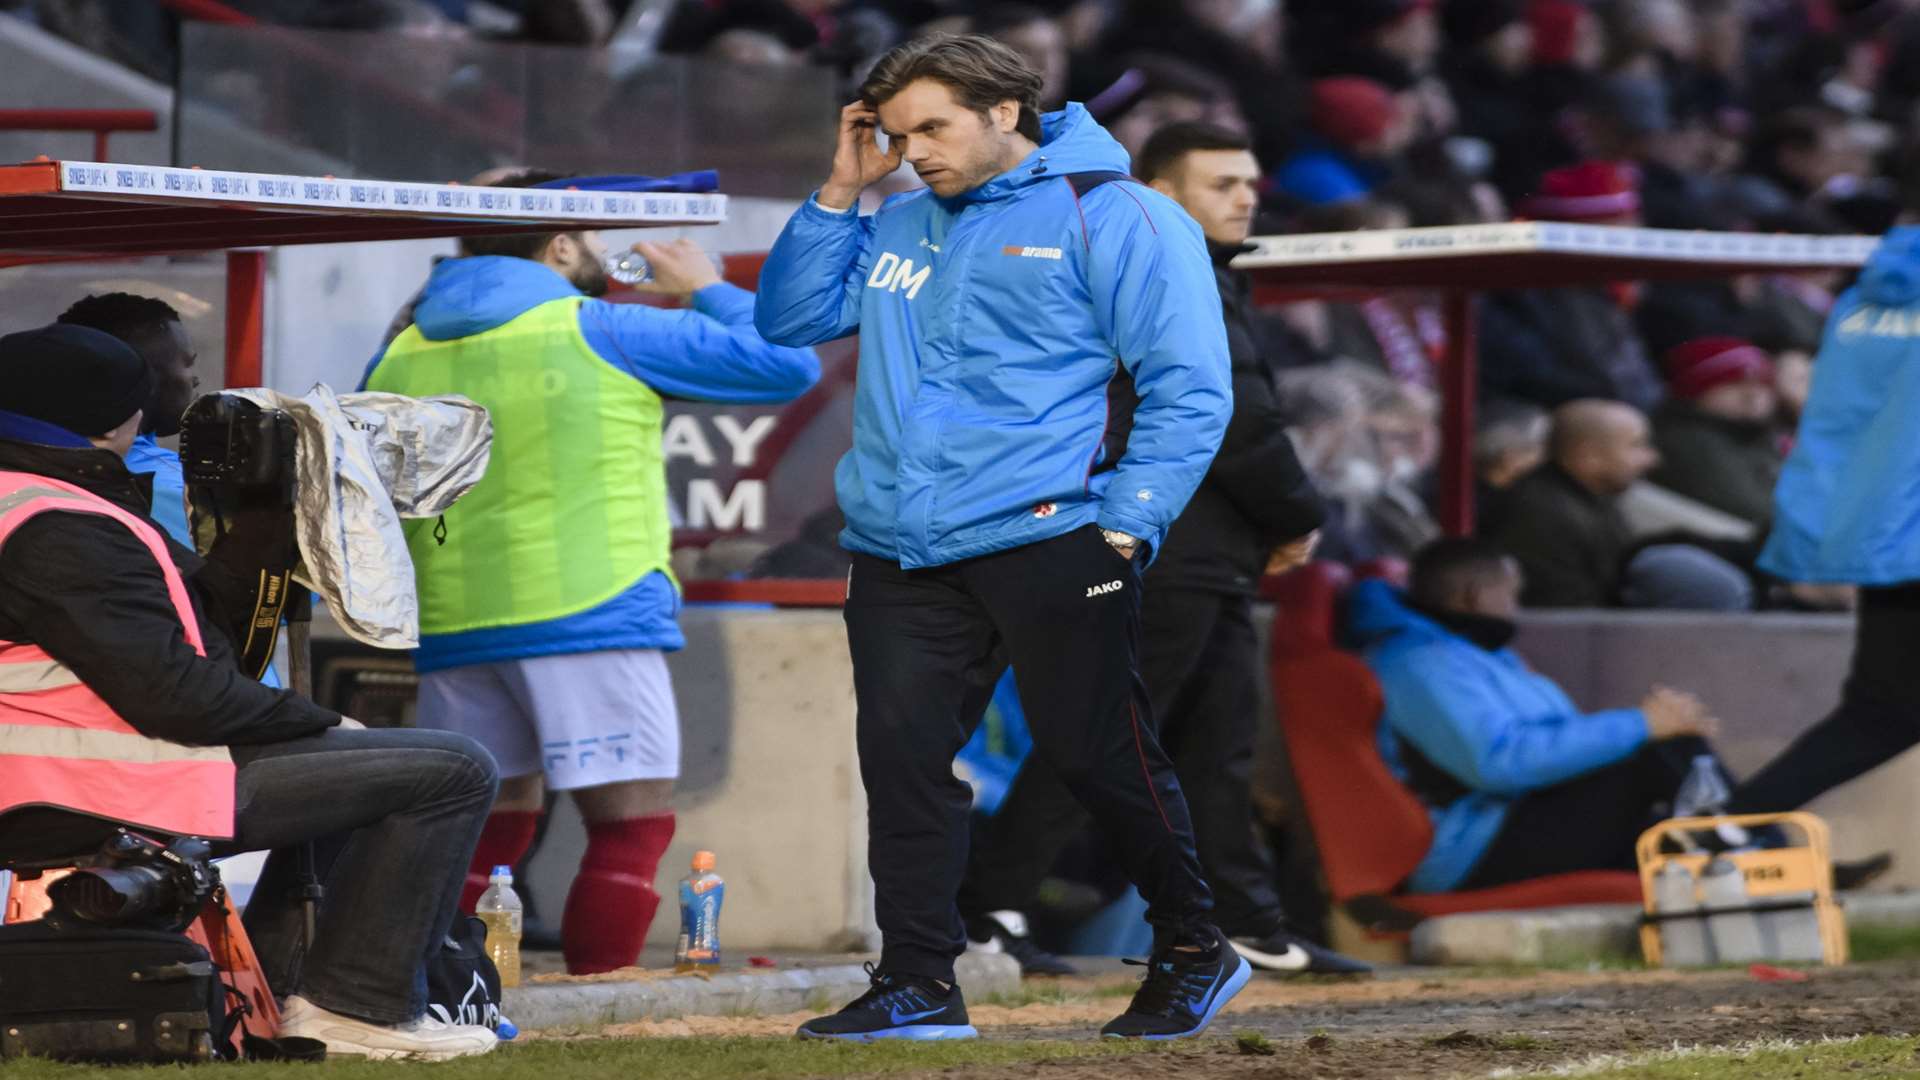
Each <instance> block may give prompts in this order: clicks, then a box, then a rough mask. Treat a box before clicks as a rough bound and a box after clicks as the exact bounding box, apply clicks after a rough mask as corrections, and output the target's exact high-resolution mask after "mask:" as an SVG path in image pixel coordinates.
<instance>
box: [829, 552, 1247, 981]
mask: <svg viewBox="0 0 1920 1080" xmlns="http://www.w3.org/2000/svg"><path fill="white" fill-rule="evenodd" d="M1139 597H1140V574H1139V568H1138V565H1137V563H1133V562H1129V561H1128V560H1126V559H1123V558H1121V557H1120V555H1119V554H1118V553H1117V552H1115V551H1114V550H1113V549H1112V548H1111V547H1109V546H1108V545H1107V542H1106V541H1105V540H1104V539H1102V538H1101V536H1100V532H1099V530H1098V529H1096V528H1094V527H1093V526H1087V527H1085V528H1082V529H1077V530H1075V531H1073V532H1070V533H1067V534H1065V535H1062V536H1057V537H1054V538H1052V539H1050V540H1045V541H1041V542H1039V543H1035V544H1029V545H1026V546H1025V547H1019V548H1014V549H1011V550H1008V551H1001V552H995V553H993V554H991V555H983V556H981V557H979V558H975V559H968V560H965V561H963V562H958V563H953V564H950V565H947V566H938V567H931V568H928V569H922V570H902V569H901V568H900V567H899V566H897V565H895V564H893V563H890V562H887V561H885V560H882V559H876V558H873V557H871V556H866V555H855V556H854V560H853V575H852V577H851V578H850V580H849V585H848V595H847V605H846V620H847V641H848V645H849V647H850V649H851V651H852V654H853V683H854V695H855V698H856V700H857V703H858V706H859V719H858V722H857V734H858V740H859V748H860V777H861V780H862V781H863V782H864V783H865V785H866V789H867V827H868V834H869V843H868V855H867V859H868V866H869V868H870V870H871V871H872V873H873V881H874V889H875V896H874V911H875V916H876V918H877V919H878V921H879V924H880V933H881V940H882V951H881V959H880V966H881V968H882V969H884V970H887V971H897V972H902V973H908V974H916V975H923V976H927V977H930V978H935V979H952V978H953V958H954V957H956V956H958V955H960V953H961V951H962V950H964V949H965V948H966V933H965V931H964V929H963V928H962V924H961V921H960V915H959V911H958V909H957V908H956V906H955V903H954V899H955V895H956V893H957V892H958V890H959V888H960V879H961V876H962V874H963V873H964V871H965V870H966V864H967V840H968V837H967V815H968V811H969V807H970V805H971V803H972V797H971V792H970V790H969V789H968V787H967V785H966V784H965V783H963V782H961V781H960V780H959V779H958V778H956V777H955V776H954V775H953V756H954V754H955V753H957V752H958V751H959V750H960V747H961V746H963V745H965V743H966V741H967V738H968V736H969V735H970V734H971V732H972V729H973V727H974V725H975V724H977V723H978V722H979V720H980V714H979V710H978V705H979V702H980V694H979V688H980V687H981V686H983V685H986V684H990V683H991V682H992V681H993V680H994V679H995V678H997V677H998V675H999V670H1000V669H1001V668H1002V667H1003V666H1004V665H1005V664H1006V663H1007V662H1009V661H1010V662H1011V663H1012V665H1013V672H1014V681H1015V683H1016V685H1017V686H1018V688H1019V692H1020V701H1021V704H1022V706H1023V707H1024V708H1025V710H1026V714H1027V721H1028V725H1029V727H1030V728H1031V729H1032V732H1033V750H1034V754H1035V755H1036V756H1037V757H1039V758H1040V759H1042V760H1045V761H1046V762H1048V764H1049V765H1051V766H1052V768H1053V769H1054V770H1055V772H1056V773H1057V774H1058V775H1059V777H1060V779H1061V780H1062V782H1063V783H1064V784H1065V785H1066V788H1067V790H1069V791H1071V792H1072V793H1073V795H1074V797H1075V798H1076V799H1078V800H1079V802H1080V804H1081V805H1082V806H1084V807H1086V808H1087V809H1088V810H1089V811H1090V812H1092V814H1093V816H1094V818H1095V820H1097V821H1099V822H1100V823H1101V825H1102V826H1103V827H1104V828H1106V829H1108V830H1110V831H1111V834H1112V835H1113V836H1114V837H1115V839H1116V840H1117V841H1118V845H1117V846H1118V847H1119V848H1120V850H1121V851H1122V852H1124V859H1125V863H1126V870H1127V876H1128V878H1129V879H1130V880H1132V881H1133V883H1134V885H1135V886H1136V887H1137V888H1139V890H1140V895H1141V896H1142V897H1144V898H1145V899H1146V901H1147V905H1148V911H1147V918H1148V920H1149V921H1151V922H1152V923H1153V924H1154V927H1155V930H1156V934H1157V936H1160V937H1161V938H1162V939H1163V940H1164V939H1166V938H1169V937H1171V936H1172V935H1174V934H1176V933H1180V932H1184V931H1188V930H1191V929H1192V928H1194V927H1195V926H1196V924H1198V923H1199V922H1200V921H1201V920H1202V919H1203V918H1204V915H1205V913H1206V912H1207V911H1208V909H1210V908H1211V907H1212V897H1211V895H1210V894H1209V893H1208V891H1207V885H1206V882H1205V880H1203V879H1202V877H1201V873H1200V863H1199V859H1198V858H1197V857H1196V855H1195V853H1194V849H1193V829H1192V825H1191V823H1190V822H1189V820H1188V816H1187V803H1186V800H1185V798H1183V797H1182V795H1181V793H1180V785H1179V783H1178V781H1176V780H1175V779H1174V773H1173V766H1172V765H1171V764H1169V763H1168V761H1167V757H1166V755H1165V754H1164V753H1162V752H1161V749H1160V745H1159V743H1158V742H1157V741H1156V740H1155V739H1154V734H1153V723H1152V716H1151V706H1150V705H1149V703H1148V701H1147V696H1146V691H1145V689H1144V688H1143V687H1142V685H1141V681H1140V676H1139V673H1138V672H1137V671H1136V670H1135V665H1134V656H1135V652H1136V649H1137V647H1138V641H1139V633H1140V616H1139V612H1140V608H1139V604H1140V599H1139Z"/></svg>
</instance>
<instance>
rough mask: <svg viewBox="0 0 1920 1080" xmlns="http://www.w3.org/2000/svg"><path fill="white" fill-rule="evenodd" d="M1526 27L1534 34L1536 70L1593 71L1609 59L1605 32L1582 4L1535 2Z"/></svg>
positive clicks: (1563, 0) (1571, 0) (1575, 0)
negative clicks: (1573, 69)
mask: <svg viewBox="0 0 1920 1080" xmlns="http://www.w3.org/2000/svg"><path fill="white" fill-rule="evenodd" d="M1527 26H1528V27H1530V28H1531V29H1532V30H1533V64H1534V66H1535V67H1542V68H1553V67H1564V68H1575V69H1578V70H1581V71H1593V70H1595V69H1597V68H1599V66H1600V62H1601V61H1602V60H1604V59H1605V58H1606V54H1607V38H1606V30H1605V28H1604V27H1603V26H1601V24H1600V20H1599V19H1598V18H1597V17H1595V16H1594V14H1593V10H1592V9H1591V8H1589V7H1587V5H1585V4H1583V3H1581V2H1580V0H1532V2H1531V3H1529V4H1528V5H1527Z"/></svg>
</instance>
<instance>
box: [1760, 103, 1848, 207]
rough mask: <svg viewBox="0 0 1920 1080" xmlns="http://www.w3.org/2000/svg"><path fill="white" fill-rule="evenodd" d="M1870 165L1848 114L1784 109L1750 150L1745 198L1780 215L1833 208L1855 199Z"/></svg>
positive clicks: (1821, 109)
mask: <svg viewBox="0 0 1920 1080" xmlns="http://www.w3.org/2000/svg"><path fill="white" fill-rule="evenodd" d="M1870 164H1871V163H1870V162H1869V161H1868V158H1867V154H1866V153H1865V152H1864V151H1863V150H1862V149H1861V147H1860V146H1859V144H1858V142H1857V141H1856V140H1855V139H1854V135H1853V132H1852V131H1851V130H1850V129H1849V127H1848V125H1847V118H1846V116H1845V114H1843V113H1841V112H1839V111H1837V110H1834V109H1830V108H1826V107H1824V106H1818V105H1802V106H1798V107H1795V108H1791V109H1783V110H1781V111H1780V112H1779V113H1777V114H1775V115H1773V116H1770V117H1768V118H1767V120H1766V121H1765V122H1764V123H1763V124H1761V125H1760V128H1759V130H1758V131H1757V132H1755V134H1754V138H1753V141H1752V142H1751V143H1749V144H1748V147H1747V162H1746V167H1747V173H1748V175H1747V176H1746V177H1744V178H1743V187H1744V188H1745V191H1744V197H1745V198H1746V199H1748V200H1750V201H1751V202H1752V204H1753V205H1754V206H1756V207H1757V208H1768V207H1770V208H1771V209H1772V210H1773V211H1774V212H1775V213H1787V212H1789V211H1791V210H1792V209H1794V208H1796V207H1802V208H1804V207H1823V206H1824V207H1828V208H1831V207H1832V205H1833V203H1834V202H1835V201H1836V200H1839V199H1842V198H1844V197H1845V196H1847V195H1850V194H1852V192H1853V190H1854V187H1855V186H1856V185H1855V183H1854V181H1857V180H1858V179H1859V178H1860V177H1861V176H1863V175H1865V174H1867V173H1869V172H1870V171H1871V169H1870Z"/></svg>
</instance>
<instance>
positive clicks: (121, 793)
mask: <svg viewBox="0 0 1920 1080" xmlns="http://www.w3.org/2000/svg"><path fill="white" fill-rule="evenodd" d="M49 512H59V513H79V514H97V515H99V516H101V517H105V518H111V519H112V520H114V521H117V522H119V523H120V524H121V525H123V526H125V527H126V528H127V530H128V531H130V532H132V533H133V535H134V537H135V538H137V539H138V540H139V541H140V543H141V544H142V545H143V546H144V547H145V548H146V549H147V551H148V552H149V553H151V554H152V555H153V558H154V561H155V562H157V563H159V565H160V572H161V574H162V575H163V576H164V577H165V578H166V580H167V597H168V599H170V600H171V601H172V602H173V610H174V614H176V615H178V616H179V618H180V625H181V627H182V629H184V630H185V632H186V638H187V644H189V645H191V646H193V651H194V652H196V653H198V654H199V655H201V656H205V655H206V654H207V651H206V647H205V646H204V644H203V643H202V641H201V638H200V624H199V621H198V619H196V618H195V616H194V612H193V603H192V601H191V600H189V599H188V597H187V587H186V583H185V582H184V581H182V580H181V578H180V571H179V569H178V568H176V567H175V566H174V565H173V559H172V558H171V557H170V556H168V554H167V547H166V543H165V541H163V540H162V539H161V538H160V533H159V531H158V530H157V529H155V528H154V527H153V526H151V525H149V524H147V523H146V522H144V521H142V520H140V519H139V518H137V517H135V516H134V515H132V514H129V513H127V512H126V511H125V510H122V509H120V508H119V507H117V506H114V505H113V504H112V503H109V502H107V501H106V500H105V499H102V498H100V497H99V496H97V495H95V494H93V493H92V492H89V491H87V490H85V489H83V488H78V487H75V486H73V485H72V484H66V483H62V482H60V481H58V480H53V479H50V478H48V477H43V476H35V475H33V474H31V473H20V472H5V471H0V546H5V544H6V542H7V538H8V537H10V536H12V535H13V532H14V530H15V529H18V528H19V527H20V526H21V525H22V524H24V523H25V522H26V521H28V520H29V519H31V518H34V517H37V516H38V515H40V514H44V513H49ZM233 783H234V767H233V757H232V755H231V754H229V753H228V752H227V750H226V748H225V747H218V746H211V747H203V746H185V745H182V744H180V743H176V742H169V741H167V740H165V739H156V738H152V737H150V736H147V735H142V734H140V732H138V731H136V730H134V728H133V726H132V725H131V724H128V723H127V722H126V721H125V720H123V719H121V718H120V716H119V714H117V713H115V712H114V711H113V709H112V707H110V706H109V705H108V704H107V703H106V702H105V701H103V700H101V698H100V696H99V695H98V694H95V693H94V692H93V691H92V690H90V689H88V688H87V685H86V684H85V683H83V682H81V681H80V678H79V676H77V675H75V674H74V673H73V671H72V669H70V668H68V667H67V666H66V665H64V664H62V663H60V662H59V661H58V660H55V659H54V658H53V657H51V656H49V655H48V654H47V653H46V652H45V650H43V649H41V648H40V647H39V646H37V645H33V644H31V643H28V642H19V641H0V813H5V812H7V811H9V810H15V809H19V808H22V807H28V806H47V807H54V808H57V809H63V810H73V811H77V812H79V813H82V814H88V815H91V816H93V817H97V818H102V819H105V820H108V821H114V822H119V823H122V824H125V825H128V826H134V827H139V828H143V829H147V830H150V831H153V832H158V833H166V834H169V835H176V836H200V837H206V838H208V839H213V840H224V839H228V838H231V837H232V836H233V825H234V805H233V804H234V792H233Z"/></svg>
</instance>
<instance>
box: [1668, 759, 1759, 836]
mask: <svg viewBox="0 0 1920 1080" xmlns="http://www.w3.org/2000/svg"><path fill="white" fill-rule="evenodd" d="M1732 799H1733V792H1732V791H1731V790H1729V789H1728V788H1727V781H1726V779H1725V778H1723V777H1722V776H1721V775H1720V763H1719V762H1717V761H1715V760H1714V759H1713V755H1712V754H1695V755H1694V756H1693V767H1692V768H1691V769H1689V770H1688V771H1687V778H1686V779H1685V780H1684V781H1682V782H1681V784H1680V791H1679V793H1678V794H1676V795H1675V796H1674V797H1673V816H1674V817H1682V818H1685V817H1713V816H1715V815H1717V814H1722V813H1725V812H1726V808H1727V803H1728V802H1729V801H1731V800H1732ZM1714 831H1715V832H1717V833H1719V834H1720V839H1721V840H1723V841H1725V842H1726V843H1727V845H1728V846H1730V847H1745V846H1746V844H1747V841H1748V839H1749V838H1748V836H1747V830H1745V829H1743V828H1741V827H1740V826H1738V825H1727V824H1723V825H1720V826H1719V827H1717V828H1716V829H1715V830H1714Z"/></svg>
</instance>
